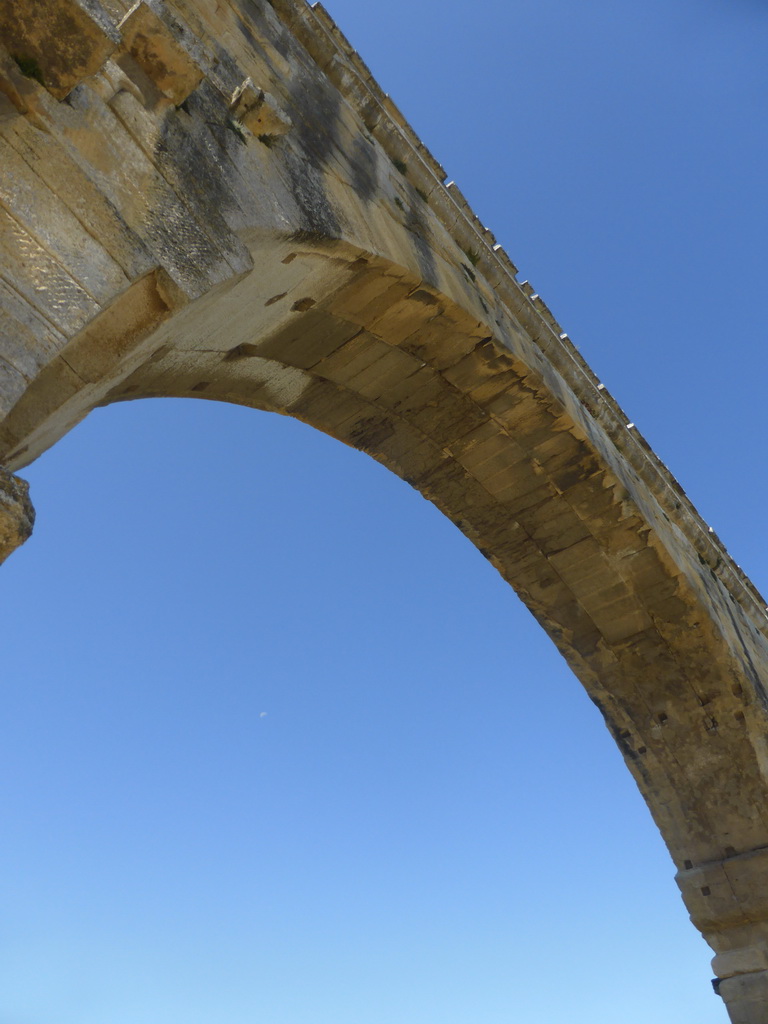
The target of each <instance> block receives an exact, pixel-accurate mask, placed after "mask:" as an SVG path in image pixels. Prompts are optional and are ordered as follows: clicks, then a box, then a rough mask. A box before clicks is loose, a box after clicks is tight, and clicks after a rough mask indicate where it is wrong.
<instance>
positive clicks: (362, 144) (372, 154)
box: [349, 135, 378, 203]
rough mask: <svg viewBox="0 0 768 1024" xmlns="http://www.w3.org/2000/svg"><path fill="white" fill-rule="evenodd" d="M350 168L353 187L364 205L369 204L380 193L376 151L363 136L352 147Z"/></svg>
mask: <svg viewBox="0 0 768 1024" xmlns="http://www.w3.org/2000/svg"><path fill="white" fill-rule="evenodd" d="M349 168H350V172H351V177H352V187H353V188H354V190H355V192H356V193H357V195H358V196H359V197H360V198H361V199H362V201H363V202H364V203H369V202H370V201H371V200H372V199H373V198H374V196H375V195H376V193H377V192H378V180H377V175H376V150H375V148H374V147H373V146H372V145H371V144H370V142H368V141H367V139H365V138H364V137H363V136H362V135H359V136H358V137H357V138H356V139H355V141H354V143H353V145H352V152H351V153H350V155H349Z"/></svg>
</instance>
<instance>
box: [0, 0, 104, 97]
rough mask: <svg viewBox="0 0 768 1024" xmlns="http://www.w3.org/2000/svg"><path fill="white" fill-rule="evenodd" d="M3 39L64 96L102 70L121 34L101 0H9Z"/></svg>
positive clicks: (1, 7)
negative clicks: (43, 1) (40, 0)
mask: <svg viewBox="0 0 768 1024" xmlns="http://www.w3.org/2000/svg"><path fill="white" fill-rule="evenodd" d="M0 42H2V44H3V45H4V46H5V48H6V49H7V50H8V52H9V53H10V54H11V56H12V57H13V59H14V61H15V62H16V64H17V66H18V67H19V69H20V71H21V72H22V73H23V74H24V75H25V76H27V78H29V79H31V80H36V81H37V82H39V83H40V84H41V85H43V86H45V88H46V89H47V90H48V91H49V92H50V93H51V94H52V95H53V96H55V97H56V98H57V99H63V98H64V97H65V96H67V95H68V94H69V93H70V92H71V91H72V89H74V87H75V86H76V85H79V83H80V82H82V81H83V80H84V79H85V78H89V77H90V76H91V75H93V74H95V73H96V72H97V71H98V70H99V68H100V67H101V66H102V65H103V64H104V62H105V61H106V60H107V58H108V57H109V56H110V55H111V54H112V53H114V51H115V50H116V49H117V47H118V46H119V43H120V35H119V33H118V31H117V28H116V26H115V24H114V22H113V21H112V19H111V18H110V17H109V15H108V14H107V12H106V10H105V9H104V8H103V7H102V5H101V4H100V3H99V2H98V0H46V3H40V2H39V0H13V2H11V0H4V2H3V3H1V4H0Z"/></svg>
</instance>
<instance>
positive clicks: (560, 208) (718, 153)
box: [0, 0, 768, 1024]
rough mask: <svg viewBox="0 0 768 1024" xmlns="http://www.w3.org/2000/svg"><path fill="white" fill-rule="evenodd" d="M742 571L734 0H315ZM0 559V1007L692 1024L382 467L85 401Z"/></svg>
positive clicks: (269, 426) (692, 1016) (24, 1017)
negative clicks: (24, 535) (1, 622)
mask: <svg viewBox="0 0 768 1024" xmlns="http://www.w3.org/2000/svg"><path fill="white" fill-rule="evenodd" d="M328 7H329V10H330V12H331V14H332V15H333V16H334V17H335V18H336V20H337V21H338V23H339V24H340V26H341V27H342V29H343V30H344V32H345V33H346V34H347V36H348V37H349V38H350V40H351V41H352V42H353V43H354V44H355V45H356V46H357V48H358V49H359V50H360V52H361V54H362V56H363V58H364V59H365V60H366V62H367V63H368V64H369V66H370V67H371V69H372V70H373V72H374V74H375V75H376V76H377V78H378V79H379V82H380V83H381V84H382V86H383V87H384V88H385V89H386V90H387V91H389V92H390V93H391V94H392V95H393V97H394V98H395V100H396V102H397V103H398V105H399V106H400V107H401V109H402V110H403V111H404V113H405V114H406V116H407V117H408V118H409V119H410V120H411V122H412V124H413V126H414V127H415V129H416V130H417V131H418V132H419V134H420V135H421V136H422V138H423V139H424V141H425V142H426V143H427V145H429V147H430V148H431V149H432V151H433V152H434V154H435V155H436V156H437V158H438V159H439V160H440V161H441V163H442V164H443V165H444V166H445V167H446V169H447V170H448V174H449V177H452V178H455V180H456V181H457V182H458V184H459V185H460V187H461V189H462V190H463V191H464V193H465V194H466V195H467V196H468V198H469V199H470V201H471V202H472V204H473V205H474V207H475V209H476V211H477V213H478V214H479V216H480V217H481V218H482V219H483V220H484V221H485V223H487V224H488V226H489V227H491V228H492V229H493V231H494V232H495V233H496V235H497V237H498V238H499V240H500V241H501V242H502V243H503V244H504V246H505V248H506V249H507V250H508V252H509V253H510V255H511V257H512V259H513V260H514V261H515V263H516V264H517V265H518V266H519V267H520V268H521V274H520V277H521V279H523V278H526V277H528V278H530V280H531V281H532V282H533V283H534V285H535V286H536V288H537V289H538V290H539V291H540V292H541V294H542V296H543V297H544V298H545V300H546V301H547V303H548V304H549V305H550V307H551V308H552V309H553V311H554V312H555V314H556V315H557V317H558V318H559V319H560V321H561V322H562V323H563V325H564V327H565V329H566V330H567V331H568V333H569V334H570V336H571V337H572V338H573V340H574V341H575V342H576V344H577V345H579V347H580V348H581V351H582V353H583V354H584V355H585V357H586V358H587V360H588V361H589V362H590V364H591V365H592V366H593V368H594V369H595V371H596V372H597V373H598V374H599V375H600V376H601V378H602V379H603V380H604V381H605V383H606V385H607V386H608V388H609V389H610V390H611V391H612V392H613V394H614V395H615V396H616V397H617V399H618V400H619V401H620V403H621V404H622V405H623V407H624V408H625V410H626V411H627V414H628V418H629V419H631V420H632V421H634V422H635V423H636V424H637V425H638V427H639V429H640V430H641V431H642V432H643V433H644V434H645V436H646V437H647V438H648V439H649V441H650V442H651V443H652V445H653V446H654V448H655V449H656V451H657V452H658V454H659V455H660V456H661V458H662V459H663V460H664V461H665V462H666V463H667V464H668V465H669V466H670V468H671V469H672V471H673V473H674V474H675V475H676V476H677V477H678V479H679V480H680V481H681V483H682V484H683V486H684V487H685V488H686V490H687V491H688V493H689V495H690V496H691V498H692V499H693V501H694V502H695V503H696V505H697V506H698V507H699V509H700V511H701V513H702V515H703V516H704V517H705V519H706V520H707V522H709V523H711V524H712V525H713V526H714V527H715V529H716V530H717V532H718V533H719V534H720V535H721V537H722V538H723V540H724V541H725V543H726V544H727V546H728V547H729V549H730V551H731V553H732V554H733V556H734V557H735V558H736V560H737V561H738V562H740V563H741V564H742V565H743V566H744V567H745V569H746V570H747V572H748V573H749V574H750V575H751V576H752V578H753V579H754V581H755V583H756V584H757V585H758V587H760V588H761V589H762V590H763V591H766V590H768V550H767V549H766V545H765V542H764V527H763V523H764V511H763V510H764V507H765V504H766V500H767V499H768V495H767V494H766V483H765V469H764V467H765V444H764V435H765V425H764V422H763V410H764V407H765V389H764V381H765V379H766V370H767V369H768V367H767V366H766V362H767V359H768V357H767V356H766V344H765V338H766V322H765V313H764V308H763V301H764V288H763V286H762V278H763V275H764V272H765V251H766V250H765V242H764V239H765V237H766V226H767V224H766V220H767V218H766V208H765V198H764V196H765V185H764V183H765V180H766V171H767V170H768V167H767V166H766V164H767V163H768V149H767V148H766V143H765V105H766V95H768V90H767V89H766V86H767V85H768V66H766V63H765V59H764V54H765V48H766V35H768V10H767V9H766V8H765V6H764V5H763V4H762V3H757V2H752V0H727V2H726V0H722V2H715V0H698V2H696V3H693V2H687V0H686V2H684V0H667V2H665V3H663V4H662V3H660V2H654V0H651V2H647V3H645V4H643V5H638V4H636V3H630V2H628V0H611V2H607V0H606V2H595V0H584V2H582V3H579V4H573V3H565V2H562V0H536V2H535V3H534V2H532V0H531V2H513V0H507V2H506V3H503V4H502V3H497V2H495V0H494V2H476V3H475V4H473V5H472V6H471V7H470V5H468V4H466V3H461V4H459V3H457V2H442V3H438V2H436V0H421V2H420V3H419V4H418V5H415V4H413V3H408V4H406V3H405V2H403V0H389V3H387V4H386V5H378V4H377V5H376V6H375V7H374V6H373V5H371V4H362V3H360V2H359V0H358V2H356V3H353V2H352V0H333V2H331V0H329V3H328ZM24 475H25V476H26V477H27V478H28V479H29V480H30V482H31V484H32V488H33V497H34V500H35V504H36V507H37V509H38V525H37V528H36V532H35V536H34V538H33V539H32V540H31V541H30V542H29V543H28V544H27V545H26V546H25V547H24V548H23V549H21V550H20V551H19V552H17V553H16V554H15V555H14V556H13V557H12V559H11V560H10V561H9V562H8V563H7V564H6V565H5V566H4V567H3V570H2V571H3V575H4V593H5V595H6V597H5V603H4V612H3V614H4V619H5V625H6V637H7V639H6V644H5V645H4V651H3V663H4V669H5V673H4V674H5V679H6V686H5V687H4V688H3V690H2V698H1V699H2V704H3V708H2V710H3V714H2V722H3V725H2V735H0V765H1V766H2V771H0V778H1V779H2V780H3V781H2V783H0V801H2V805H3V811H4V815H3V816H4V819H5V820H6V821H7V822H8V823H9V825H8V826H7V827H6V830H5V835H4V840H3V843H2V844H0V877H2V879H3V884H2V886H0V1024H48V1022H54V1021H55V1022H56V1024H105V1022H108V1024H222V1022H226V1024H363V1022H364V1024H433V1022H434V1024H438V1022H439V1024H460V1022H462V1024H463V1022H467V1021H472V1022H474V1021H482V1022H483V1024H502V1022H504V1024H509V1022H510V1021H521V1022H523V1021H524V1022H525V1024H554V1022H560V1021H567V1022H568V1024H609V1022H610V1024H613V1022H615V1021H616V1019H617V1015H618V1014H619V1013H620V1017H621V1021H622V1024H647V1021H648V1020H654V1021H655V1022H656V1024H725V1021H726V1014H725V1011H724V1009H723V1006H722V1003H721V1002H720V1001H719V1000H718V999H716V998H715V997H714V996H713V994H712V992H711V990H710V988H709V977H710V975H711V971H710V968H709V952H708V950H707V948H706V946H705V945H704V943H703V942H702V941H701V939H699V938H698V936H697V934H696V932H695V931H694V930H693V928H692V926H691V925H690V924H689V922H688V920H687V915H686V912H685V910H684V908H683V905H682V903H681V902H680V899H679V896H678V895H677V890H676V887H675V885H674V882H673V880H672V875H673V867H672V864H671V861H670V860H669V858H668V856H667V854H666V852H665V850H664V847H663V845H662V843H661V841H660V839H659V836H658V833H657V832H656V829H655V826H654V825H653V823H652V821H651V819H650V817H649V815H648V813H647V811H646V810H645V807H644V805H643V803H642V801H641V799H640V797H639V796H638V794H637V792H636V790H635V788H634V784H633V783H632V781H631V779H630V777H629V774H628V773H627V772H626V770H625V768H624V766H623V763H622V761H621V758H620V756H619V754H618V753H617V751H616V750H615V749H614V747H613V745H612V741H611V740H610V737H609V736H608V733H607V732H606V730H605V729H604V727H603V725H602V721H601V720H600V716H599V715H598V714H597V712H596V711H595V709H594V708H593V707H592V705H591V704H590V702H589V701H588V699H587V698H586V696H585V695H584V693H583V692H582V690H581V688H580V686H579V684H578V683H577V682H576V680H575V679H574V678H573V677H572V676H571V675H570V673H569V672H568V670H567V669H566V667H565V665H564V664H563V663H562V661H561V659H560V658H559V656H558V655H557V653H556V652H555V651H554V649H553V648H551V646H550V644H549V642H548V641H547V640H546V638H545V637H544V635H543V633H542V632H541V631H540V630H539V628H538V627H537V626H536V625H535V623H534V622H533V620H532V619H531V618H530V616H529V615H528V613H527V612H526V611H525V610H524V609H523V608H522V606H521V605H520V604H519V602H518V601H517V599H516V598H515V596H514V594H513V593H512V592H511V591H510V590H509V588H507V587H506V585H505V584H504V583H503V582H502V581H501V579H500V578H499V577H498V576H497V575H496V574H495V572H494V571H493V570H492V568H491V567H490V566H489V564H488V563H487V562H485V561H484V560H483V558H482V557H481V556H480V555H479V553H478V552H476V551H475V549H474V548H473V547H472V546H471V545H470V544H469V542H468V541H467V540H466V539H465V538H464V537H462V536H461V534H460V533H459V532H458V531H457V530H456V529H455V528H454V527H453V526H452V525H451V524H450V523H449V522H448V521H447V520H445V519H443V518H442V517H441V516H440V514H439V513H438V512H437V511H436V510H435V509H434V508H433V506H431V505H430V504H429V503H428V502H425V501H424V500H423V499H422V498H421V497H420V496H419V495H418V494H417V493H416V492H414V491H412V490H410V489H409V488H407V487H406V486H405V485H404V484H403V483H402V482H401V481H400V480H398V479H396V478H395V477H394V476H393V475H391V474H389V473H387V472H386V471H385V470H383V469H382V468H381V467H380V466H378V465H376V464H375V463H373V462H372V461H371V460H369V459H367V458H366V457H365V456H363V455H360V454H359V453H357V452H354V451H351V450H349V449H346V448H344V447H343V446H342V445H340V444H338V443H337V442H334V441H332V440H331V439H329V438H326V437H324V436H323V435H321V434H319V433H317V432H315V431H312V430H310V429H309V428H306V427H304V426H302V425H301V424H299V423H296V422H293V421H289V420H285V419H281V418H279V417H275V416H270V415H267V414H258V413H255V412H252V411H249V410H245V409H238V408H232V407H226V406H217V405H214V404H212V403H206V402H203V401H198V402H186V403H185V402H167V403H166V402H150V403H146V402H145V403H129V404H126V405H121V406H117V407H114V408H112V409H108V410H99V411H97V412H96V413H94V414H93V415H92V416H91V417H89V418H88V420H86V421H85V422H84V423H83V424H82V425H81V426H79V427H78V428H77V429H76V430H74V431H73V432H72V433H71V434H70V435H69V436H68V437H66V438H65V439H64V440H63V441H61V442H60V443H59V444H58V445H57V446H56V447H55V448H54V449H53V450H52V451H51V452H49V453H47V454H46V455H45V456H43V457H42V458H41V459H39V460H38V462H37V463H35V464H34V465H33V466H30V467H29V468H28V469H27V470H26V471H25V474H24Z"/></svg>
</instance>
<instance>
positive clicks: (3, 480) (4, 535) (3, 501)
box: [0, 467, 35, 562]
mask: <svg viewBox="0 0 768 1024" xmlns="http://www.w3.org/2000/svg"><path fill="white" fill-rule="evenodd" d="M34 524H35V510H34V508H33V507H32V502H31V501H30V500H29V484H28V483H27V482H26V480H21V479H20V478H19V477H17V476H14V475H13V474H12V473H9V472H8V471H7V470H5V469H3V468H2V467H0V562H4V561H5V560H6V558H7V557H8V556H9V555H10V554H12V553H13V552H14V551H15V550H16V548H18V547H21V545H22V544H23V543H24V541H25V540H27V539H28V538H29V537H30V536H31V534H32V527H33V526H34Z"/></svg>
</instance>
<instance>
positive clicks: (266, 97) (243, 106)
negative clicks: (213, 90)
mask: <svg viewBox="0 0 768 1024" xmlns="http://www.w3.org/2000/svg"><path fill="white" fill-rule="evenodd" d="M230 111H231V113H232V116H233V117H234V118H235V120H237V121H239V122H240V123H241V124H244V125H245V127H246V128H248V130H249V131H251V132H253V134H254V135H256V136H260V135H268V136H275V135H285V133H286V132H288V131H290V129H291V128H292V127H293V124H292V122H291V119H290V118H289V117H288V115H287V114H286V113H285V112H284V111H283V110H281V108H280V107H279V106H278V103H277V100H276V99H275V97H274V96H272V95H270V93H268V92H264V90H263V89H260V88H259V87H258V86H257V85H254V84H253V82H252V81H251V79H250V78H246V80H245V81H244V82H243V84H242V85H241V86H240V87H239V89H236V90H235V93H234V95H233V96H232V103H231V105H230Z"/></svg>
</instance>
